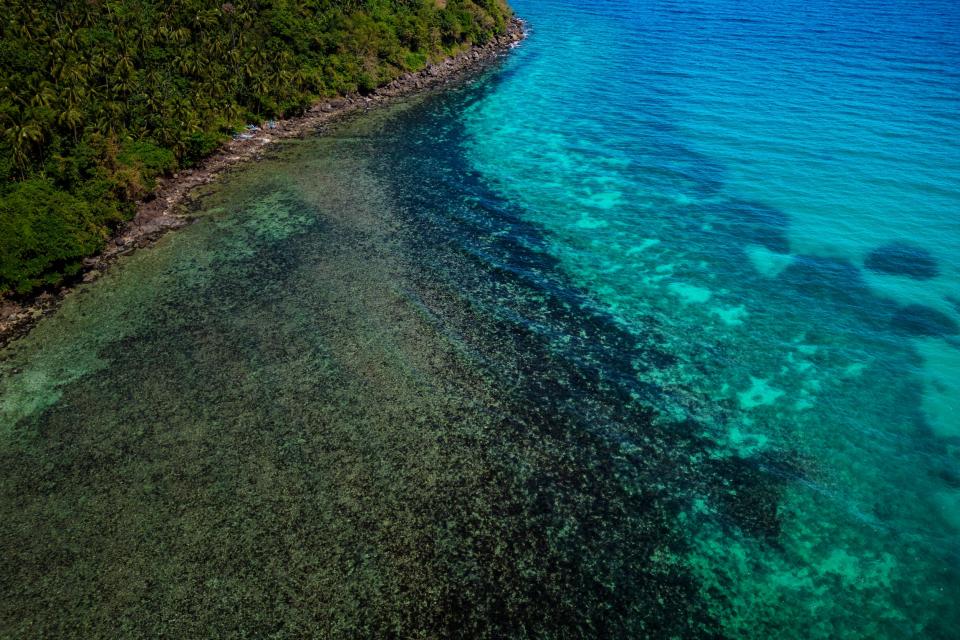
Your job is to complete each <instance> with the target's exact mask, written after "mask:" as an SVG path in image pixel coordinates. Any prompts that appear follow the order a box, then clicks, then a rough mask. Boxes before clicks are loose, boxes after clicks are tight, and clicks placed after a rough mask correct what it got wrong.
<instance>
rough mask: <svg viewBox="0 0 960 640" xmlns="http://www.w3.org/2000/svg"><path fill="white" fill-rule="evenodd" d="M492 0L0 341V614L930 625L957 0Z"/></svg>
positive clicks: (751, 633)
mask: <svg viewBox="0 0 960 640" xmlns="http://www.w3.org/2000/svg"><path fill="white" fill-rule="evenodd" d="M514 5H515V8H516V10H517V12H518V13H519V14H520V15H522V16H523V17H524V18H526V19H528V20H529V24H530V29H531V31H530V35H529V38H528V39H527V40H526V41H525V42H524V43H523V44H522V45H521V46H519V47H518V48H517V49H515V50H514V51H513V52H512V53H511V54H510V55H509V56H508V57H506V58H505V59H504V60H502V61H501V62H500V63H498V64H496V65H494V66H493V67H492V68H490V69H488V70H487V71H486V72H485V73H483V74H481V75H480V76H478V77H476V78H474V79H473V80H471V81H469V82H466V83H464V84H462V85H458V86H455V87H450V88H449V90H447V91H444V92H441V93H437V94H433V95H429V96H426V97H424V98H422V99H417V100H413V101H410V102H409V103H407V104H403V105H400V106H397V107H392V108H390V109H387V110H382V111H376V112H373V113H370V114H367V115H363V116H360V117H357V118H355V119H353V120H351V121H349V122H346V123H343V124H341V125H338V126H337V127H335V128H333V129H332V130H330V131H328V132H326V135H324V136H317V137H311V138H308V139H306V140H301V141H291V142H288V143H285V144H284V145H277V147H278V149H277V150H276V151H273V152H272V153H271V154H270V155H269V157H267V158H264V159H263V160H261V161H260V162H258V163H255V164H252V165H250V166H247V167H245V168H243V169H241V170H238V171H236V172H234V173H232V174H230V175H228V176H226V177H225V178H224V180H223V181H222V183H220V184H218V185H214V186H212V187H210V188H209V189H208V190H207V191H205V192H204V193H203V194H201V197H200V198H199V199H198V201H197V202H196V203H195V204H194V205H193V211H194V213H195V214H196V216H197V221H196V222H195V224H193V225H191V226H189V227H188V228H186V229H184V230H182V231H178V232H177V233H175V234H171V235H170V236H168V237H166V238H164V239H163V240H162V241H161V242H160V243H159V244H158V245H157V246H156V247H153V248H151V249H149V250H144V251H139V252H137V253H135V254H133V255H132V256H130V257H129V258H126V259H124V260H123V261H122V262H121V264H120V265H118V267H117V268H115V269H113V270H111V271H110V272H108V273H107V274H106V275H105V276H104V277H103V278H101V279H100V280H98V281H96V282H94V283H92V284H90V285H84V286H81V287H80V288H79V290H78V291H77V292H76V293H75V294H73V295H71V296H70V297H68V299H67V300H66V301H65V302H64V304H63V306H62V308H61V309H60V310H59V311H58V312H57V313H56V314H54V315H52V316H50V317H47V318H45V319H44V320H43V321H41V322H40V323H38V325H37V326H36V328H35V329H34V330H33V331H32V332H31V333H30V335H29V336H27V337H25V338H23V339H21V340H19V341H17V342H14V343H13V344H11V345H9V346H8V347H7V348H5V349H4V350H2V351H0V469H2V472H0V551H2V553H0V591H2V592H3V593H4V596H5V597H4V598H2V599H0V636H3V637H36V636H38V635H46V636H49V637H84V638H89V637H159V636H169V637H371V638H373V637H377V638H380V637H403V638H407V637H425V638H426V637H470V638H484V637H486V638H505V637H508V638H577V637H597V638H612V637H631V638H635V637H670V638H672V637H684V638H696V637H703V638H717V637H728V638H891V639H894V638H910V637H915V638H953V637H956V630H957V628H960V609H958V608H957V606H956V603H957V602H960V543H958V540H960V417H958V414H960V335H958V333H960V329H958V323H960V255H958V253H960V249H958V248H960V221H958V218H957V215H956V213H957V211H958V210H960V206H958V205H960V9H958V8H957V7H956V6H955V5H953V4H951V3H949V2H916V3H892V2H889V3H887V2H882V3H881V2H878V3H872V4H867V3H858V2H851V1H847V0H843V1H840V2H825V1H822V0H815V1H813V2H799V1H796V2H777V1H772V2H762V3H761V2H732V1H726V0H717V1H715V2H695V1H693V2H682V1H677V2H650V3H647V2H639V1H617V2H574V1H572V0H571V1H561V0H516V2H515V3H514Z"/></svg>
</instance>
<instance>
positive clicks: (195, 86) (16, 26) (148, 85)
mask: <svg viewBox="0 0 960 640" xmlns="http://www.w3.org/2000/svg"><path fill="white" fill-rule="evenodd" d="M5 7H6V9H7V12H6V15H5V16H4V17H3V20H4V21H3V22H2V23H0V29H2V32H0V68H2V69H3V70H4V71H3V75H2V77H0V129H2V135H0V180H2V182H0V295H3V294H14V295H16V294H20V295H22V294H27V293H30V292H31V291H33V290H35V289H37V288H39V287H42V286H45V285H51V284H56V283H58V282H60V281H62V280H63V279H64V278H65V277H69V276H71V275H73V274H75V273H77V272H78V271H79V270H80V267H81V263H82V259H83V258H84V257H85V256H88V255H91V254H93V253H95V252H96V251H98V250H99V248H100V247H101V246H102V245H103V243H104V241H105V240H106V238H107V237H108V236H109V234H110V231H111V229H112V228H114V227H115V226H116V225H118V224H119V223H121V222H122V221H123V220H125V219H127V218H128V217H129V216H130V215H131V213H132V211H133V206H134V202H135V201H136V200H137V199H139V198H141V197H143V196H144V195H146V194H147V193H148V192H149V191H150V190H151V189H152V187H153V181H154V179H155V178H156V176H158V175H161V174H164V173H169V172H171V171H173V170H175V169H177V168H178V167H183V166H190V165H191V164H192V163H194V162H196V161H197V160H199V159H200V158H202V157H204V156H206V155H208V154H210V153H211V152H212V151H213V150H215V149H216V148H217V146H218V145H219V144H220V143H221V142H222V141H224V140H225V139H227V138H228V137H229V136H230V135H231V134H233V133H234V132H236V131H237V130H238V129H239V128H240V127H242V126H243V124H244V123H246V122H250V121H256V120H261V119H263V118H267V117H272V116H279V115H285V114H292V113H297V112H299V111H302V110H303V109H304V108H305V107H306V106H307V105H309V104H310V103H311V102H313V101H315V100H316V99H317V98H319V97H321V96H329V95H336V94H341V93H347V92H351V91H360V92H365V91H370V90H372V89H373V88H375V87H377V86H379V85H382V84H384V83H387V82H390V81H391V80H393V79H394V78H396V77H398V76H400V75H402V74H404V73H406V72H408V71H416V70H418V69H421V68H423V67H424V66H425V65H426V64H427V63H428V62H429V61H431V60H437V59H440V58H443V57H445V56H448V55H450V54H451V53H454V52H456V51H458V50H461V49H463V48H464V47H467V46H470V45H472V44H479V43H484V42H486V41H487V40H489V39H490V38H491V37H492V36H494V35H495V34H497V33H501V32H503V30H504V29H505V25H506V22H507V20H508V18H509V16H510V10H509V8H508V7H507V5H506V3H505V1H504V0H346V1H336V0H259V1H252V0H248V1H245V0H236V1H233V2H224V3H222V4H219V3H209V2H204V1H202V0H173V1H171V2H157V1H156V0H113V1H110V0H67V1H61V2H52V1H47V2H37V1H35V0H13V1H11V2H7V3H5Z"/></svg>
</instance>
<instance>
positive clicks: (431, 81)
mask: <svg viewBox="0 0 960 640" xmlns="http://www.w3.org/2000/svg"><path fill="white" fill-rule="evenodd" d="M526 36H527V30H526V22H525V21H524V20H522V19H520V18H517V17H513V18H511V19H510V22H509V23H508V24H507V29H506V31H505V32H504V33H503V34H501V35H499V36H496V37H495V38H493V39H492V40H490V42H488V43H486V44H484V45H481V46H473V47H471V48H469V49H467V50H465V51H462V52H461V53H458V54H457V55H454V56H451V57H449V58H446V59H444V60H443V61H442V62H439V63H436V64H429V65H427V66H426V67H425V68H424V69H421V70H420V71H417V72H409V73H406V74H404V75H402V76H400V77H399V78H397V79H395V80H393V81H392V82H390V83H388V84H386V85H383V86H381V87H378V88H377V89H375V90H374V91H372V92H370V93H369V94H367V95H361V94H360V93H356V92H355V93H351V94H347V95H344V96H339V97H334V98H328V99H324V100H321V101H319V102H316V103H314V105H313V106H312V107H310V108H309V109H308V110H307V111H306V112H304V113H303V114H302V115H298V116H292V117H290V118H286V119H283V120H276V121H270V123H269V124H268V123H266V122H264V123H261V124H260V125H258V128H256V129H254V130H247V131H244V132H241V133H240V134H238V135H236V136H234V138H233V139H232V140H230V141H228V142H226V143H225V144H224V145H223V146H221V147H220V148H219V149H218V150H217V151H215V152H214V153H213V154H212V155H210V156H208V157H206V158H204V159H203V160H201V161H200V162H199V163H198V164H197V165H196V166H195V167H192V168H189V169H181V170H180V171H178V172H176V173H174V174H173V175H171V176H164V177H159V178H157V186H156V188H155V189H154V190H153V192H151V193H150V194H149V195H148V196H147V198H145V199H144V200H142V201H139V202H138V203H137V211H136V213H135V214H134V217H133V218H132V219H130V220H129V221H127V222H125V223H124V224H123V225H121V226H120V227H119V228H118V229H117V231H116V232H115V233H114V234H113V236H112V237H111V238H110V239H109V240H108V241H107V243H106V245H105V246H104V248H103V249H102V250H101V251H100V253H98V254H96V255H94V256H91V257H89V258H85V259H84V260H83V269H82V271H81V272H80V273H79V274H78V275H77V276H75V277H73V278H71V279H70V280H68V281H66V282H64V283H61V284H59V285H57V286H55V287H53V288H50V289H45V290H41V291H39V292H37V293H35V294H32V295H30V296H28V297H27V298H25V299H23V300H14V299H10V298H3V297H0V349H2V348H4V347H6V346H7V345H8V344H10V343H11V342H12V341H14V340H16V339H17V338H21V337H23V336H25V335H26V334H27V333H29V332H30V330H31V329H32V328H33V326H34V325H35V324H36V323H37V322H38V321H39V320H40V319H42V318H43V317H44V316H46V315H48V314H50V313H52V312H54V311H55V310H56V309H57V308H58V307H59V306H60V303H61V302H62V301H63V299H64V298H65V297H66V296H68V295H70V293H71V292H73V291H74V290H76V288H77V287H78V286H79V285H82V284H86V283H89V282H93V281H94V280H96V279H98V278H99V277H100V276H101V275H102V274H103V273H104V272H105V271H106V270H108V269H109V268H111V267H112V266H113V264H114V263H115V262H117V260H118V259H119V258H120V257H121V256H125V255H129V254H131V253H133V252H134V251H136V250H137V249H142V248H146V247H149V246H152V245H153V244H154V243H156V242H157V240H159V239H160V238H161V237H163V236H164V235H166V233H167V232H169V231H172V230H175V229H180V228H182V227H185V226H188V225H189V224H190V223H191V222H192V220H193V219H194V218H193V217H192V216H190V215H189V214H185V213H184V212H183V211H182V209H183V206H184V205H185V204H187V202H188V201H189V199H190V196H191V194H192V192H193V191H194V190H195V189H196V188H197V187H199V186H202V185H206V184H210V183H211V182H214V181H215V180H216V179H218V178H219V176H220V175H221V174H222V173H223V172H224V171H226V170H228V169H231V168H233V167H235V166H237V165H239V164H241V163H244V162H247V161H250V160H256V159H258V158H259V157H260V156H261V154H262V153H263V151H265V150H266V149H267V148H268V147H269V145H271V144H273V143H275V142H278V141H280V140H284V139H287V138H302V137H305V136H307V135H311V134H315V133H317V132H318V130H319V129H320V128H321V127H322V126H323V125H326V124H331V123H334V122H336V121H338V120H340V119H342V118H344V117H346V116H348V115H351V114H354V113H357V112H360V111H368V110H370V109H372V108H375V107H378V106H385V105H388V104H391V103H394V102H396V101H398V100H400V99H403V98H408V97H410V96H413V95H416V94H418V93H424V92H426V91H428V90H431V89H435V88H438V87H440V86H442V85H444V84H447V83H450V82H453V81H456V80H459V79H462V78H463V77H464V76H465V75H467V74H468V73H469V72H472V71H474V70H476V69H477V68H479V67H481V66H482V65H483V64H485V63H488V62H490V61H492V60H495V59H497V58H499V57H501V56H503V55H505V54H506V53H507V52H509V51H510V49H512V48H513V47H514V46H516V45H517V44H518V43H520V42H521V41H522V40H523V39H524V38H526Z"/></svg>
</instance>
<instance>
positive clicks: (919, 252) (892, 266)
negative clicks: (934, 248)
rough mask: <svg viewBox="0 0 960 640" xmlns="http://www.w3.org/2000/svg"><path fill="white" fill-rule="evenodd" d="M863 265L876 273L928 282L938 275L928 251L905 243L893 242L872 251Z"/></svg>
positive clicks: (934, 261)
mask: <svg viewBox="0 0 960 640" xmlns="http://www.w3.org/2000/svg"><path fill="white" fill-rule="evenodd" d="M863 265H864V266H865V267H866V268H867V269H870V270H871V271H875V272H877V273H883V274H887V275H895V276H907V277H908V278H914V279H915V280H930V279H931V278H936V277H937V276H938V275H939V274H940V269H939V267H938V266H937V261H936V260H935V259H934V257H933V256H932V255H931V254H930V252H929V251H927V250H926V249H924V248H923V247H918V246H916V245H912V244H909V243H906V242H895V243H891V244H888V245H884V246H882V247H880V248H878V249H874V250H873V251H871V252H870V254H869V255H868V256H867V259H866V260H865V261H864V263H863Z"/></svg>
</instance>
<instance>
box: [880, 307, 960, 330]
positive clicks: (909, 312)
mask: <svg viewBox="0 0 960 640" xmlns="http://www.w3.org/2000/svg"><path fill="white" fill-rule="evenodd" d="M891 325H892V326H893V328H894V329H895V330H897V331H899V332H901V333H906V334H909V335H913V336H952V335H956V334H957V333H960V327H958V326H957V321H956V320H954V319H953V318H951V317H950V316H948V315H947V314H945V313H943V312H941V311H937V310H936V309H931V308H930V307H926V306H924V305H922V304H911V305H907V306H906V307H901V308H900V309H899V310H897V312H896V313H895V314H893V319H892V320H891Z"/></svg>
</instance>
